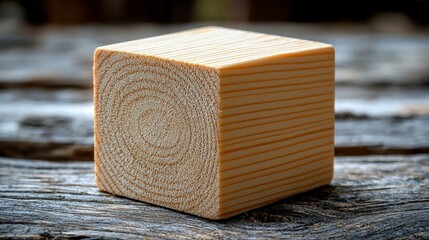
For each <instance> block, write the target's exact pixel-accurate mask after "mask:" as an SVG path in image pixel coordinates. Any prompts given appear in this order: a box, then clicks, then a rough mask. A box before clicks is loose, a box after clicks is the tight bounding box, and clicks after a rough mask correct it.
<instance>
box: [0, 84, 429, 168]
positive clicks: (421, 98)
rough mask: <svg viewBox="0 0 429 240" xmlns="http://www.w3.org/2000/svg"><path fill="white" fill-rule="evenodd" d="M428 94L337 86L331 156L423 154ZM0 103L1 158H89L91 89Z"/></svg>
mask: <svg viewBox="0 0 429 240" xmlns="http://www.w3.org/2000/svg"><path fill="white" fill-rule="evenodd" d="M427 92H429V88H426V87H408V88H404V87H402V88H396V87H392V88H386V87H385V88H380V87H354V86H338V87H337V89H336V105H337V109H336V115H337V119H336V129H335V131H336V138H335V141H336V154H337V155H343V156H344V155H372V154H412V153H428V152H429V128H428V127H426V126H428V125H429V115H428V111H429V94H426V93H427ZM0 102H1V103H0V156H7V157H18V158H35V159H52V160H92V159H93V132H94V130H93V106H92V91H91V90H90V89H43V88H36V89H32V88H30V89H19V88H11V89H3V90H0Z"/></svg>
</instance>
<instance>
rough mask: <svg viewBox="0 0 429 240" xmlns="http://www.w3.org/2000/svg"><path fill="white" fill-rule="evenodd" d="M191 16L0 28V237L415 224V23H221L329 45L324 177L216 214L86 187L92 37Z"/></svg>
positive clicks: (428, 170) (416, 234)
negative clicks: (279, 197) (330, 144)
mask: <svg viewBox="0 0 429 240" xmlns="http://www.w3.org/2000/svg"><path fill="white" fill-rule="evenodd" d="M195 26H196V25H180V26H169V25H164V26H157V25H137V26H117V27H111V26H105V27H99V26H87V27H44V28H36V29H30V28H27V29H16V30H13V29H12V30H10V31H9V32H4V31H3V32H2V29H0V38H1V39H0V72H1V74H0V156H9V157H12V158H0V238H9V237H10V238H19V239H22V238H54V237H59V238H61V237H62V238H84V237H92V238H103V237H107V238H135V237H143V236H147V237H162V238H174V239H177V238H191V237H192V238H281V237H283V238H287V237H289V238H328V237H332V238H369V239H380V238H383V239H385V238H400V239H401V238H420V239H427V238H429V223H428V220H427V219H429V193H428V192H429V186H428V185H429V182H428V179H429V176H428V174H429V160H428V159H429V155H427V154H419V153H428V152H429V127H427V126H428V125H429V94H428V93H429V88H428V86H427V84H428V79H429V68H428V67H427V66H429V45H428V44H427V42H428V40H429V31H428V29H418V30H417V31H415V32H412V33H406V34H400V33H383V32H377V31H374V30H372V29H368V28H367V27H364V26H346V27H345V28H344V27H337V28H333V27H332V26H326V25H325V26H324V25H283V24H279V25H273V24H271V25H265V24H257V25H240V24H237V25H234V26H232V27H235V28H243V29H248V30H256V31H259V32H266V33H272V34H279V35H285V36H292V37H301V38H307V39H313V40H319V41H325V42H328V43H332V44H333V45H335V46H336V60H337V74H336V78H337V88H336V155H337V156H339V155H342V156H349V157H337V159H336V168H335V177H334V181H333V182H332V184H331V185H330V186H327V187H323V188H320V189H317V190H314V191H311V192H308V193H305V194H301V195H299V196H295V197H292V198H289V199H286V200H284V201H281V202H278V203H275V204H272V205H270V206H267V207H265V208H262V209H257V210H254V211H251V212H248V213H245V214H242V215H239V216H237V217H235V218H232V219H229V220H226V221H221V222H212V221H208V220H203V219H200V218H197V217H193V216H189V215H186V214H181V213H177V212H175V211H172V210H168V209H164V208H160V207H156V206H152V205H148V204H145V203H141V202H136V201H132V200H128V199H124V198H118V197H115V196H111V195H108V194H104V193H101V192H99V191H98V190H97V189H96V188H95V183H94V175H93V163H92V162H76V161H79V160H92V151H93V122H92V115H93V112H92V111H93V106H92V90H91V87H92V75H91V67H88V66H92V53H93V49H94V48H95V47H96V46H99V45H104V44H109V43H114V42H121V41H125V40H130V39H138V38H142V37H148V36H153V35H157V34H161V33H166V32H175V31H178V30H182V29H189V28H192V27H195ZM368 32H371V34H368ZM17 39H18V40H17ZM374 154H382V155H383V156H381V155H374ZM386 154H390V156H386ZM398 154H411V155H398ZM357 155H359V157H356V156H357ZM367 155H374V156H367ZM350 156H353V157H350ZM20 158H28V159H30V158H31V159H44V160H68V161H65V162H56V161H40V160H23V159H20Z"/></svg>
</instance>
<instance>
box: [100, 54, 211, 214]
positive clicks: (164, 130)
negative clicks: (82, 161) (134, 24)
mask: <svg viewBox="0 0 429 240" xmlns="http://www.w3.org/2000/svg"><path fill="white" fill-rule="evenodd" d="M217 77H218V76H217V73H216V71H213V70H212V69H209V68H204V67H201V66H194V65H186V64H182V63H178V62H173V61H166V60H162V59H158V58H153V57H143V56H137V55H135V54H131V53H126V52H115V51H109V50H103V49H97V50H96V52H95V55H94V103H95V166H96V167H95V175H96V182H97V185H98V187H99V189H100V190H102V191H106V192H109V193H113V194H116V195H120V196H125V197H129V198H133V199H137V200H141V201H145V202H149V203H154V204H158V205H162V206H165V207H168V208H173V209H177V210H180V211H185V212H188V213H192V214H196V215H199V216H203V217H206V218H218V209H219V202H218V199H219V185H218V182H219V170H218V168H219V161H218V159H219V151H218V124H217V123H218V109H219V107H218V102H219V96H218V88H219V86H218V83H219V81H218V79H217Z"/></svg>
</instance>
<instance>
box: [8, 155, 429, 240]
mask: <svg viewBox="0 0 429 240" xmlns="http://www.w3.org/2000/svg"><path fill="white" fill-rule="evenodd" d="M335 164H336V165H335V176H334V180H333V182H332V184H331V185H329V186H326V187H322V188H318V189H316V190H313V191H311V192H307V193H304V194H300V195H297V196H295V197H292V198H289V199H287V200H283V201H280V202H276V203H274V204H271V205H269V206H266V207H263V208H261V209H257V210H253V211H250V212H247V213H244V214H241V215H238V216H237V217H233V218H232V219H228V220H224V221H217V222H216V221H209V220H204V219H201V218H198V217H194V216H191V215H187V214H183V213H179V212H175V211H173V210H169V209H165V208H162V207H157V206H153V205H150V204H146V203H142V202H137V201H133V200H129V199H125V198H120V197H115V196H112V195H109V194H105V193H101V192H99V191H98V190H97V189H96V187H95V182H94V173H93V163H90V162H67V163H64V162H58V163H57V162H48V161H37V160H23V159H21V160H19V161H17V160H16V159H7V158H0V222H1V224H0V233H1V235H2V236H3V237H10V238H20V239H22V238H44V237H46V238H54V237H62V238H84V237H96V238H101V237H107V238H121V239H125V238H135V237H143V236H145V237H155V238H159V237H162V238H169V239H177V238H191V237H192V238H195V237H198V238H285V237H289V238H302V237H305V238H369V239H378V238H410V237H411V238H428V237H429V223H428V221H427V219H428V218H429V155H414V156H373V157H338V158H337V159H336V161H335Z"/></svg>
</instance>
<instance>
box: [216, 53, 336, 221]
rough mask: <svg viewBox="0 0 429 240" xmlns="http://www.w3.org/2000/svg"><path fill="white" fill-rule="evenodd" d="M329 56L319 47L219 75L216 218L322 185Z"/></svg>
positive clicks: (328, 133) (328, 150) (331, 97)
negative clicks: (217, 206) (218, 176)
mask: <svg viewBox="0 0 429 240" xmlns="http://www.w3.org/2000/svg"><path fill="white" fill-rule="evenodd" d="M334 55H335V53H334V49H333V48H332V47H325V48H321V49H316V50H313V51H307V52H305V53H297V54H289V55H287V56H273V57H272V58H266V59H260V60H258V61H253V62H249V63H245V64H241V65H236V66H231V67H226V68H223V69H220V71H219V74H220V96H221V100H220V129H219V131H220V137H219V141H220V143H219V147H220V153H221V155H220V164H221V166H220V216H221V218H227V217H230V216H233V215H236V214H239V213H241V212H244V211H247V210H249V209H252V208H256V207H259V206H262V205H265V204H269V203H272V202H274V201H277V200H280V199H282V198H285V197H288V196H291V195H295V194H298V193H301V192H304V191H308V190H311V189H314V188H316V187H319V186H322V185H326V184H328V183H329V182H330V181H331V179H332V176H333V159H334V124H335V122H334V120H335V112H334V102H335V76H334V74H335V73H334V72H335V61H334V58H335V56H334Z"/></svg>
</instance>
